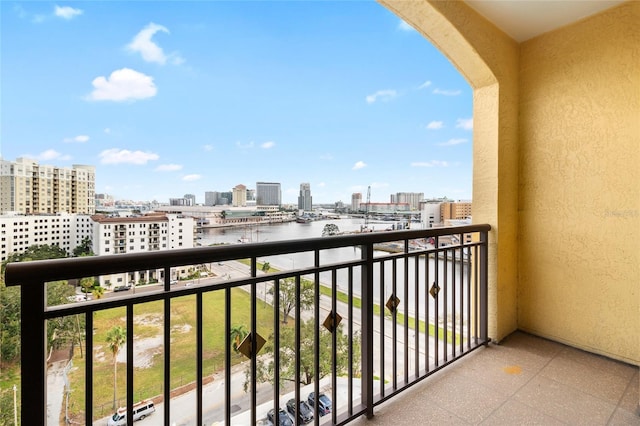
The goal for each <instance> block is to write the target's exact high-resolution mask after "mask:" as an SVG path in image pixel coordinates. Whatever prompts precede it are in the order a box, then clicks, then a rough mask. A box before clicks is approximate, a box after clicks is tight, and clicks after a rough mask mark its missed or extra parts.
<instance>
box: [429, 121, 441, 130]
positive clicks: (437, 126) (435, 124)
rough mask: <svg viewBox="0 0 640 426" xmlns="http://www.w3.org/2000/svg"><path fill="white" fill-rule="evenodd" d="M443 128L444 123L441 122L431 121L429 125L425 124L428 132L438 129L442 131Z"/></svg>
mask: <svg viewBox="0 0 640 426" xmlns="http://www.w3.org/2000/svg"><path fill="white" fill-rule="evenodd" d="M443 127H444V123H443V122H442V121H432V122H431V123H429V124H427V129H429V130H438V129H442V128H443Z"/></svg>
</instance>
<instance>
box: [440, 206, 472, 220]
mask: <svg viewBox="0 0 640 426" xmlns="http://www.w3.org/2000/svg"><path fill="white" fill-rule="evenodd" d="M440 217H441V221H442V222H444V221H445V220H447V219H467V218H470V217H471V202H468V201H467V202H462V201H460V202H455V203H442V204H440Z"/></svg>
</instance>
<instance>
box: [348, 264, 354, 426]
mask: <svg viewBox="0 0 640 426" xmlns="http://www.w3.org/2000/svg"><path fill="white" fill-rule="evenodd" d="M348 286H349V290H348V291H349V294H348V299H349V306H348V309H349V336H353V266H349V283H348ZM348 352H349V357H348V359H349V375H348V379H349V383H348V385H347V388H348V390H347V394H348V397H347V400H348V401H349V416H351V415H352V414H353V362H352V360H353V339H349V348H348Z"/></svg>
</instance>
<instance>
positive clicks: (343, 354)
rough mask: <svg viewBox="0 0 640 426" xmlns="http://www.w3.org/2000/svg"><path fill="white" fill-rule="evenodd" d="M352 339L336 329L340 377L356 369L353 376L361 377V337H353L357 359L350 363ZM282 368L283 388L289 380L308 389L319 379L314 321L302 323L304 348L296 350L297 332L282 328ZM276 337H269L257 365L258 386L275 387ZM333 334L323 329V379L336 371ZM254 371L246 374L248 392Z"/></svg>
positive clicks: (337, 365) (321, 356)
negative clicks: (315, 359)
mask: <svg viewBox="0 0 640 426" xmlns="http://www.w3.org/2000/svg"><path fill="white" fill-rule="evenodd" d="M349 340H350V339H349V336H346V335H344V333H343V328H342V326H341V325H340V326H338V327H337V329H336V347H335V351H336V366H335V368H336V374H337V375H338V376H343V375H346V374H347V373H348V371H349V368H353V374H354V375H359V374H360V335H359V334H356V335H354V336H353V337H352V339H351V342H352V344H353V358H352V359H349V357H348V354H349V351H348V348H349ZM279 343H280V348H279V349H280V352H279V353H280V365H279V366H277V368H278V371H279V372H280V381H281V383H280V385H282V384H283V383H284V381H285V380H288V381H294V382H299V383H300V384H301V385H308V384H310V383H312V382H313V380H314V378H315V363H314V344H315V323H314V321H313V320H309V321H303V322H302V323H300V346H299V347H298V346H296V341H295V329H294V328H293V327H282V328H281V329H280V342H279ZM274 348H275V346H274V336H273V335H271V336H270V337H269V340H268V342H267V343H266V344H265V346H264V348H263V352H264V354H265V355H264V356H261V357H259V358H258V361H257V365H256V382H258V383H263V382H270V383H272V384H273V380H274V374H273V373H274V368H275V367H276V366H275V365H274V363H273V351H274ZM333 350H334V348H333V342H332V334H331V333H330V332H329V331H327V330H326V329H325V328H324V327H322V326H321V327H320V346H319V351H320V357H319V358H320V363H319V370H318V371H319V378H320V379H322V378H323V377H325V376H327V375H329V374H331V371H332V354H333ZM296 353H299V355H300V377H298V378H297V379H296V375H295V361H296ZM250 374H251V371H250V369H249V368H248V369H247V370H245V383H244V389H245V391H247V390H248V389H249V385H250V381H249V380H248V378H249V377H250Z"/></svg>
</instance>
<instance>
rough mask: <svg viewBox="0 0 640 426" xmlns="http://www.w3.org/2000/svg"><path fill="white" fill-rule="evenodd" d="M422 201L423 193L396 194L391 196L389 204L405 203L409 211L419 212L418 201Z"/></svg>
mask: <svg viewBox="0 0 640 426" xmlns="http://www.w3.org/2000/svg"><path fill="white" fill-rule="evenodd" d="M422 200H424V192H398V193H396V194H391V203H396V204H404V203H407V204H409V208H410V209H411V210H419V209H420V201H422Z"/></svg>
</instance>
